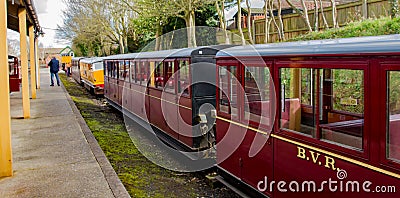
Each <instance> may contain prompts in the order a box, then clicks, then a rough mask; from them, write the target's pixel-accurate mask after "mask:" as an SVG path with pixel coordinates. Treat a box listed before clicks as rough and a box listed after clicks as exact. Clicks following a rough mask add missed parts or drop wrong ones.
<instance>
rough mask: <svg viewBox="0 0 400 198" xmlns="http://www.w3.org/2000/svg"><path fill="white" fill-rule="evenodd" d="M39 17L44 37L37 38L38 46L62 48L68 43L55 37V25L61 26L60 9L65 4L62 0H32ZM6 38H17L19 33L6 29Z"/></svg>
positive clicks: (64, 7) (63, 7)
mask: <svg viewBox="0 0 400 198" xmlns="http://www.w3.org/2000/svg"><path fill="white" fill-rule="evenodd" d="M33 3H34V5H35V8H36V12H37V15H38V17H39V24H40V26H41V27H42V28H43V32H44V33H45V34H44V37H40V38H39V46H43V47H56V48H63V47H65V46H67V45H69V43H68V42H67V41H59V40H57V39H56V38H55V35H56V31H55V29H57V25H60V26H62V23H63V20H62V10H64V9H66V5H65V4H64V3H63V1H62V0H33ZM8 38H10V39H16V40H19V33H18V32H14V31H12V30H8Z"/></svg>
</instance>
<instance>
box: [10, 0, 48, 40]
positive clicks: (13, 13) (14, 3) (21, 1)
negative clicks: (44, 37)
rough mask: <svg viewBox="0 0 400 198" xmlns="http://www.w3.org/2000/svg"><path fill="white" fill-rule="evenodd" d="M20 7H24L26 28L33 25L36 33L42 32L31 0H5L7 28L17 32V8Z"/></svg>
mask: <svg viewBox="0 0 400 198" xmlns="http://www.w3.org/2000/svg"><path fill="white" fill-rule="evenodd" d="M20 8H25V9H26V15H27V16H26V24H27V28H28V27H29V26H31V25H33V26H34V29H35V33H36V34H38V33H42V29H41V27H40V25H39V19H38V16H37V13H36V9H35V6H34V3H33V0H7V28H8V29H11V30H14V31H16V32H19V19H18V10H19V9H20ZM27 32H28V31H27Z"/></svg>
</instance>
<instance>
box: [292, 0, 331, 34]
mask: <svg viewBox="0 0 400 198" xmlns="http://www.w3.org/2000/svg"><path fill="white" fill-rule="evenodd" d="M300 1H301V6H302V8H303V11H302V10H300V9H299V8H297V7H296V6H294V5H293V3H292V2H291V0H286V2H287V3H288V4H289V6H290V7H291V8H292V9H293V10H295V11H296V13H298V14H299V15H300V16H301V18H302V19H303V20H304V23H305V24H306V26H307V29H308V31H309V32H312V31H313V30H312V28H311V24H310V19H309V18H308V10H307V6H306V4H305V2H304V0H300ZM331 1H333V2H334V0H331Z"/></svg>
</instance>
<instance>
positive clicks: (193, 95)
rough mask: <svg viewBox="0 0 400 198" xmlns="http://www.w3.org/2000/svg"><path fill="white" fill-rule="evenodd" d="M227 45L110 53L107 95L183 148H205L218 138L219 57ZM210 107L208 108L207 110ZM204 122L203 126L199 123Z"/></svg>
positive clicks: (129, 112) (106, 85)
mask: <svg viewBox="0 0 400 198" xmlns="http://www.w3.org/2000/svg"><path fill="white" fill-rule="evenodd" d="M226 47H228V46H223V45H222V46H214V47H198V48H186V49H176V50H164V51H155V52H142V53H133V54H123V55H115V56H109V57H106V58H105V61H104V72H105V76H104V81H105V87H104V88H105V93H104V96H105V97H106V98H107V99H108V101H109V102H110V104H112V105H113V106H114V107H116V108H118V109H120V110H125V111H124V112H126V113H127V114H128V115H131V118H134V120H137V119H136V118H140V119H141V120H145V121H148V122H149V123H150V124H151V125H152V126H153V127H156V128H157V129H159V130H160V131H162V132H163V133H164V134H166V135H167V137H168V138H170V139H173V140H175V141H176V142H177V143H178V145H179V146H181V148H184V149H188V150H199V149H205V148H208V147H209V146H210V144H212V142H215V137H213V134H212V133H208V131H212V128H213V125H214V120H215V118H214V119H212V118H211V115H210V110H211V109H210V108H208V110H205V111H203V112H201V111H200V107H201V106H203V105H204V104H207V103H208V104H211V106H212V107H215V59H214V56H215V54H216V53H217V52H218V50H219V49H223V48H226ZM206 109H207V108H206ZM199 123H200V124H199Z"/></svg>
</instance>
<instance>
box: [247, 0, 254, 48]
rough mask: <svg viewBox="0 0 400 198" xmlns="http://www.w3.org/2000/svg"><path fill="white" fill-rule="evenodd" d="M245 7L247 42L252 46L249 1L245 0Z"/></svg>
mask: <svg viewBox="0 0 400 198" xmlns="http://www.w3.org/2000/svg"><path fill="white" fill-rule="evenodd" d="M246 6H247V33H248V35H249V41H250V43H251V44H254V40H253V35H252V33H251V32H252V31H251V6H250V2H249V0H246Z"/></svg>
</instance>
